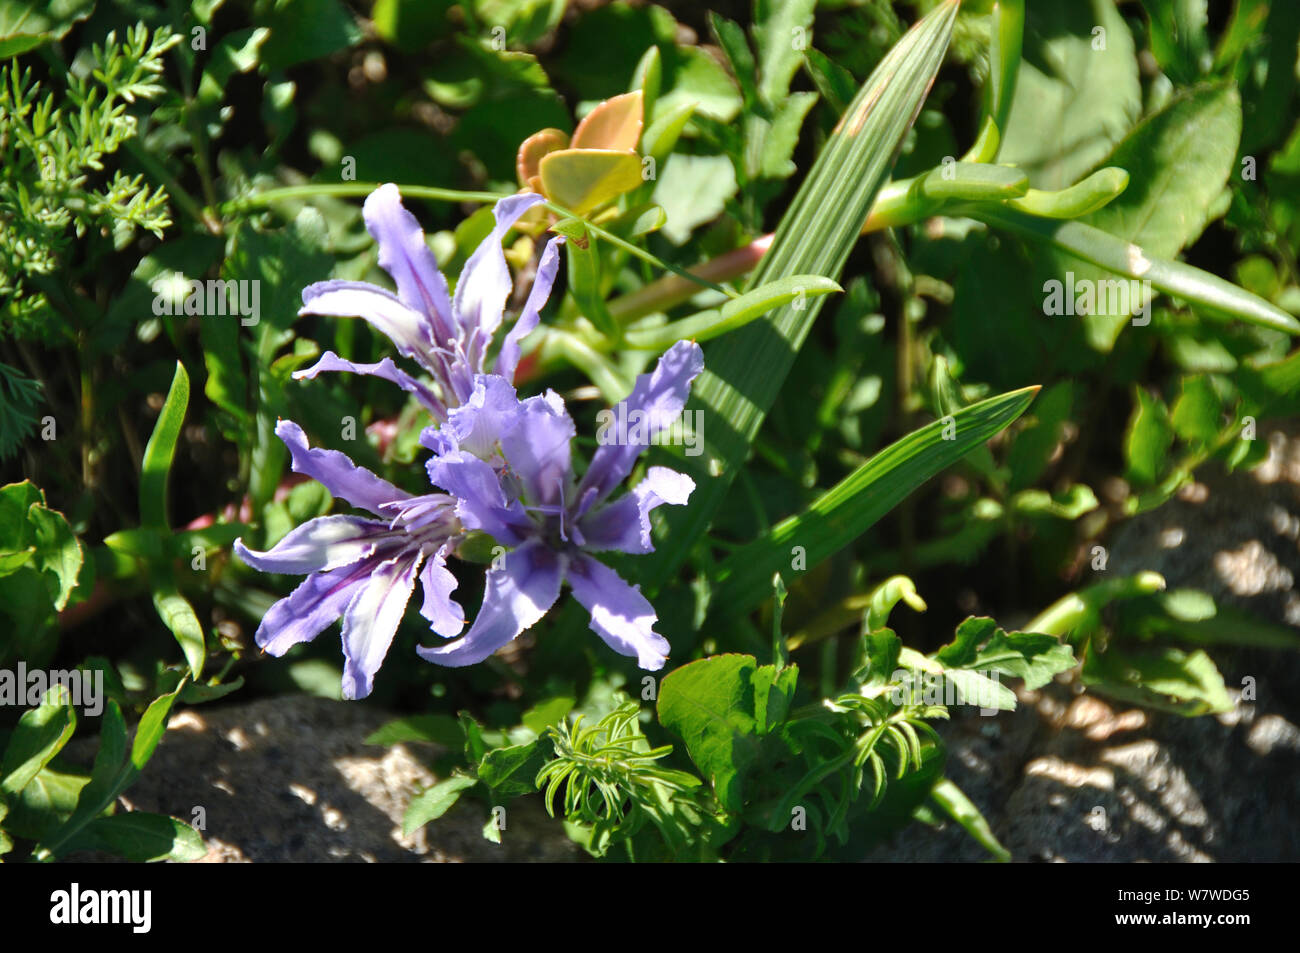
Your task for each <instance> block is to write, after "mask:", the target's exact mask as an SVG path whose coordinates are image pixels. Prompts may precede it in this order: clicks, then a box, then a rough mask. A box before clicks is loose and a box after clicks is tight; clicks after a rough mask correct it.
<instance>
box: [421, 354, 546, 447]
mask: <svg viewBox="0 0 1300 953" xmlns="http://www.w3.org/2000/svg"><path fill="white" fill-rule="evenodd" d="M520 410H521V403H520V401H519V398H518V396H517V395H516V394H515V389H514V387H512V386H511V385H510V382H509V381H508V380H506V379H505V378H504V377H498V376H497V375H496V374H479V375H478V376H477V377H475V378H474V391H473V393H471V394H470V397H469V400H468V401H466V402H465V403H464V404H462V405H461V406H459V407H457V408H455V409H453V410H452V411H451V412H450V413H449V414H448V415H447V423H446V424H444V425H443V427H442V428H441V430H440V431H438V432H434V433H430V429H431V428H425V434H428V439H427V441H426V439H425V435H424V434H422V435H421V440H420V442H421V443H422V444H423V445H424V446H425V447H427V448H428V449H430V450H433V451H434V452H435V453H446V452H447V451H448V449H457V450H465V451H467V452H469V453H472V454H474V456H476V457H478V458H479V459H481V460H492V459H493V458H494V457H497V456H499V454H500V451H499V450H498V448H497V442H498V441H499V440H500V439H501V434H502V433H503V432H504V431H507V430H509V429H510V428H511V427H513V426H514V425H515V422H516V421H517V420H518V418H519V413H520ZM448 438H450V441H451V443H448Z"/></svg>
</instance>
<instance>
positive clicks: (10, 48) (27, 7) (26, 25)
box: [0, 0, 95, 60]
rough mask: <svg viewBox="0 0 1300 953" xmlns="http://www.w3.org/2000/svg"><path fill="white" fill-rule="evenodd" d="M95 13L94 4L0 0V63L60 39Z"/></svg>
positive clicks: (74, 0) (89, 0)
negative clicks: (1, 60)
mask: <svg viewBox="0 0 1300 953" xmlns="http://www.w3.org/2000/svg"><path fill="white" fill-rule="evenodd" d="M94 9H95V0H0V59H6V60H7V59H8V58H9V57H11V56H18V55H19V54H20V53H26V52H27V51H28V50H32V49H35V48H36V47H38V46H40V45H41V44H42V43H44V42H46V41H47V40H61V39H63V36H64V34H66V33H67V32H68V31H69V30H71V29H72V27H73V24H75V23H77V21H79V20H84V19H86V17H88V16H90V14H91V11H93V10H94Z"/></svg>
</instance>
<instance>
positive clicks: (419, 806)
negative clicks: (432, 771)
mask: <svg viewBox="0 0 1300 953" xmlns="http://www.w3.org/2000/svg"><path fill="white" fill-rule="evenodd" d="M477 783H478V782H477V781H475V780H474V779H473V778H463V777H459V776H458V777H454V778H448V779H447V780H446V781H439V782H438V783H437V784H435V785H434V786H433V787H431V788H429V789H427V790H425V791H421V792H420V793H419V794H417V795H416V796H415V797H413V798H411V803H410V804H408V805H407V807H406V815H405V817H403V818H402V833H403V834H404V835H406V836H407V837H410V836H411V835H412V834H414V833H415V832H416V831H418V830H419V829H420V828H421V827H423V826H424V825H425V824H428V823H429V822H430V821H432V820H435V819H436V818H439V817H442V815H444V814H446V813H447V812H448V811H449V810H451V807H452V805H454V804H455V803H456V802H457V801H458V800H460V796H461V794H462V793H463V792H464V791H465V790H466V789H467V788H472V787H473V786H474V785H475V784H477Z"/></svg>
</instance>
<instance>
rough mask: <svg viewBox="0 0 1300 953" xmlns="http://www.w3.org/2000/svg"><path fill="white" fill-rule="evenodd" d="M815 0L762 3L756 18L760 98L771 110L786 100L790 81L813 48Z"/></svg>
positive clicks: (759, 5) (755, 35) (765, 0)
mask: <svg viewBox="0 0 1300 953" xmlns="http://www.w3.org/2000/svg"><path fill="white" fill-rule="evenodd" d="M816 6H817V3H816V0H760V2H759V3H758V4H757V5H756V9H755V17H754V20H755V22H754V42H755V45H757V47H758V96H759V99H760V100H762V102H763V103H764V104H765V105H766V106H768V108H770V109H775V108H776V107H777V106H779V105H780V104H781V103H783V102H784V101H785V100H786V97H787V95H788V94H789V90H790V80H792V79H793V78H794V74H795V71H796V70H798V69H799V64H800V63H801V62H802V61H803V51H804V50H806V49H808V48H809V47H811V46H812V24H813V10H814V8H815V7H816Z"/></svg>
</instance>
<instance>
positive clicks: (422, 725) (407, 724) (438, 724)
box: [366, 715, 464, 750]
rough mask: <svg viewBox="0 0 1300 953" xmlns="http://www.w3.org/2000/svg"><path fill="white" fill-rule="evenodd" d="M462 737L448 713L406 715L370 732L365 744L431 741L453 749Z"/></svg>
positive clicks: (458, 745) (457, 725)
mask: <svg viewBox="0 0 1300 953" xmlns="http://www.w3.org/2000/svg"><path fill="white" fill-rule="evenodd" d="M463 739H464V735H463V734H462V732H461V727H460V724H459V723H458V722H457V721H456V719H455V718H452V717H451V716H450V715H408V716H407V717H405V718H398V719H396V720H394V721H390V722H388V723H387V724H385V725H383V726H381V727H380V728H379V729H378V730H377V731H373V732H371V733H370V735H369V737H367V738H366V744H368V745H384V746H388V745H396V744H403V743H405V742H408V741H432V742H433V743H434V744H439V745H442V746H443V747H444V748H451V749H453V750H455V749H457V748H459V747H460V746H461V744H462V742H463Z"/></svg>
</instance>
